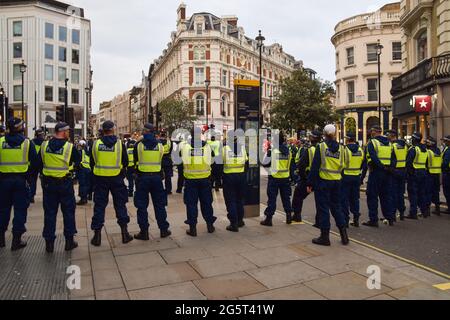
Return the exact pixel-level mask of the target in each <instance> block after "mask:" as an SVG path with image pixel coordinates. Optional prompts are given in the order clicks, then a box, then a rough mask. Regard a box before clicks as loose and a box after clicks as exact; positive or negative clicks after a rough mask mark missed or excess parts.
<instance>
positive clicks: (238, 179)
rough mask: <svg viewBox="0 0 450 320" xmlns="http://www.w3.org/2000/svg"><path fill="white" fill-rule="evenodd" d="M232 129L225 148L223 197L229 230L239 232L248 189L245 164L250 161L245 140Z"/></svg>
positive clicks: (243, 224) (242, 221) (242, 224)
mask: <svg viewBox="0 0 450 320" xmlns="http://www.w3.org/2000/svg"><path fill="white" fill-rule="evenodd" d="M242 140H243V139H242V137H237V136H235V134H234V132H232V131H230V133H229V136H228V139H227V144H226V145H225V147H224V149H223V155H222V156H223V197H224V199H225V205H226V207H227V212H228V220H229V221H230V225H229V226H228V227H227V230H228V231H230V232H239V228H242V227H244V226H245V223H244V197H245V190H246V181H247V179H246V175H245V166H246V162H247V161H248V156H247V151H246V150H245V142H244V141H242Z"/></svg>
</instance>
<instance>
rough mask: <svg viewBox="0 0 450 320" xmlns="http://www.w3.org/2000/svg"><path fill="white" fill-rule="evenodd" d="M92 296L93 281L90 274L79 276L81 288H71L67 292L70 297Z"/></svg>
mask: <svg viewBox="0 0 450 320" xmlns="http://www.w3.org/2000/svg"><path fill="white" fill-rule="evenodd" d="M92 296H94V283H93V281H92V276H90V275H89V276H83V275H82V276H81V289H80V290H71V291H70V293H69V297H70V299H72V300H73V299H78V298H85V297H92Z"/></svg>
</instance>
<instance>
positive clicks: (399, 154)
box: [387, 130, 408, 221]
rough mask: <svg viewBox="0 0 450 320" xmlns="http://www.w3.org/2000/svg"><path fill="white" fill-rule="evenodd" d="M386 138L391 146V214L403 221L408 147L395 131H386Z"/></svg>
mask: <svg viewBox="0 0 450 320" xmlns="http://www.w3.org/2000/svg"><path fill="white" fill-rule="evenodd" d="M387 137H388V138H389V141H390V142H391V144H392V148H393V151H394V152H393V154H392V163H391V168H392V170H393V171H392V209H393V210H392V214H393V216H394V218H395V217H397V211H398V213H399V215H398V217H399V219H400V221H404V220H405V211H406V206H405V190H406V157H407V154H408V146H407V145H406V141H404V140H402V139H399V138H398V133H397V131H395V130H388V131H387Z"/></svg>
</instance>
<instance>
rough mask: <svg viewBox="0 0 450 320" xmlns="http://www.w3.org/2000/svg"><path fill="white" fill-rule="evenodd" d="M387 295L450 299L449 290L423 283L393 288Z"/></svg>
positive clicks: (416, 298)
mask: <svg viewBox="0 0 450 320" xmlns="http://www.w3.org/2000/svg"><path fill="white" fill-rule="evenodd" d="M389 295H390V296H392V297H394V298H395V299H398V300H450V292H448V291H442V290H439V289H436V288H434V287H432V286H430V285H427V284H423V283H422V284H415V285H412V286H408V287H403V288H400V289H397V290H394V291H392V292H389Z"/></svg>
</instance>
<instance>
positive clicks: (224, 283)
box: [194, 272, 267, 300]
mask: <svg viewBox="0 0 450 320" xmlns="http://www.w3.org/2000/svg"><path fill="white" fill-rule="evenodd" d="M194 283H195V285H196V286H197V287H198V288H199V289H200V291H201V292H202V293H203V294H204V295H205V296H206V297H207V298H208V299H210V300H227V299H233V298H238V297H242V296H247V295H250V294H255V293H258V292H263V291H265V290H267V288H266V287H264V286H263V285H262V284H261V283H259V282H258V281H256V280H255V279H253V278H252V277H250V276H249V275H247V274H246V273H243V272H239V273H233V274H228V275H222V276H217V277H213V278H207V279H201V280H196V281H194Z"/></svg>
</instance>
